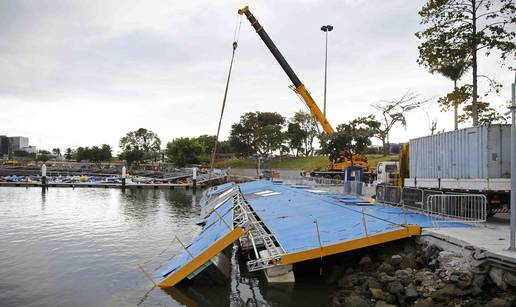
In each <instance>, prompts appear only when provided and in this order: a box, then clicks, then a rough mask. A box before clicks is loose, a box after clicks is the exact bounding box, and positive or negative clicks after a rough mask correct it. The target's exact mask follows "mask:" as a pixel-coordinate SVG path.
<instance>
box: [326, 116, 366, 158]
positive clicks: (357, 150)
mask: <svg viewBox="0 0 516 307" xmlns="http://www.w3.org/2000/svg"><path fill="white" fill-rule="evenodd" d="M371 123H372V122H371V117H359V118H357V119H354V120H352V121H351V122H349V123H346V124H340V125H338V126H337V129H336V130H335V132H334V133H333V134H327V133H323V134H321V137H320V140H321V153H323V154H327V155H329V157H330V160H331V161H333V162H334V163H335V162H338V161H339V160H340V158H341V156H342V155H344V156H345V157H346V158H347V159H349V160H350V161H353V160H352V157H353V155H356V154H364V153H365V152H366V150H367V147H368V146H369V145H371V138H372V137H373V135H374V132H375V131H374V129H373V127H371V126H370V124H371Z"/></svg>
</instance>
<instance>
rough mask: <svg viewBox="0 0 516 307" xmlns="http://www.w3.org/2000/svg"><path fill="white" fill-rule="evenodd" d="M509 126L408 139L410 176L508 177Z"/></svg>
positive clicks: (469, 129)
mask: <svg viewBox="0 0 516 307" xmlns="http://www.w3.org/2000/svg"><path fill="white" fill-rule="evenodd" d="M510 157H511V128H510V126H509V125H491V126H479V127H472V128H466V129H461V130H457V131H450V132H445V133H441V134H436V135H430V136H426V137H421V138H417V139H412V140H410V144H409V159H410V178H456V179H478V178H482V179H483V178H510V177H511V175H510V169H511V164H510Z"/></svg>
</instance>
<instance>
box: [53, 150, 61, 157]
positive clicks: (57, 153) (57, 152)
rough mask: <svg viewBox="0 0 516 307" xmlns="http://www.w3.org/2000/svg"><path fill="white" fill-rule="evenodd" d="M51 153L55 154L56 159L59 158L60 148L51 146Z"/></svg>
mask: <svg viewBox="0 0 516 307" xmlns="http://www.w3.org/2000/svg"><path fill="white" fill-rule="evenodd" d="M52 154H54V155H55V156H56V158H57V159H59V158H61V149H59V148H53V149H52Z"/></svg>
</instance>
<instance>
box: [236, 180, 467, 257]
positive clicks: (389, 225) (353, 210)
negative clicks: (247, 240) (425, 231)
mask: <svg viewBox="0 0 516 307" xmlns="http://www.w3.org/2000/svg"><path fill="white" fill-rule="evenodd" d="M240 191H241V192H242V194H243V196H244V198H245V199H246V201H247V203H248V204H249V205H250V206H251V207H252V209H253V210H254V211H255V213H256V215H257V216H258V217H259V218H260V219H261V220H262V221H263V223H264V225H265V226H266V227H267V228H268V229H269V231H271V232H272V234H273V235H274V236H275V238H276V240H277V242H278V243H279V245H280V246H281V247H282V248H283V250H284V251H285V252H286V253H287V255H285V256H283V257H282V260H285V259H289V257H288V254H296V253H302V252H307V251H313V252H312V256H313V258H316V257H319V256H320V255H321V250H322V249H324V248H325V247H331V246H333V247H335V249H334V251H335V252H339V250H342V251H346V250H349V249H348V248H351V247H355V246H358V248H360V247H365V246H370V245H375V244H380V243H384V242H388V241H393V240H396V239H401V238H405V237H409V236H412V235H418V234H420V231H421V228H425V227H432V222H431V220H430V219H429V217H428V216H426V215H424V214H421V213H418V212H415V211H407V213H406V223H407V224H410V225H411V226H406V225H404V224H405V217H404V213H403V209H402V208H394V207H387V206H385V205H382V204H368V202H367V201H365V200H364V199H362V198H360V197H352V196H343V195H336V194H332V193H328V192H324V191H318V190H311V189H306V188H305V187H302V188H300V187H296V186H288V185H283V184H280V183H274V182H270V181H257V182H249V183H244V184H241V185H240ZM357 203H359V204H360V205H357ZM365 204H367V205H365ZM362 210H363V212H364V213H362ZM364 219H365V225H364ZM316 221H317V224H318V225H317V224H316ZM439 225H440V227H469V225H466V224H462V223H453V222H446V221H442V222H440V223H439ZM317 226H318V228H319V231H318V230H317ZM318 232H319V236H318ZM319 237H320V242H319ZM380 238H381V239H380ZM377 239H378V240H379V241H378V240H377ZM360 240H363V241H362V242H361V241H360ZM346 242H348V243H350V244H351V245H350V246H346V245H345V244H346ZM364 244H365V245H364ZM330 249H331V248H330ZM351 249H355V248H351ZM305 256H306V257H309V256H308V255H305ZM306 257H294V258H293V259H294V260H295V259H298V260H299V261H303V260H306V259H308V258H306ZM285 262H288V261H282V263H283V264H285Z"/></svg>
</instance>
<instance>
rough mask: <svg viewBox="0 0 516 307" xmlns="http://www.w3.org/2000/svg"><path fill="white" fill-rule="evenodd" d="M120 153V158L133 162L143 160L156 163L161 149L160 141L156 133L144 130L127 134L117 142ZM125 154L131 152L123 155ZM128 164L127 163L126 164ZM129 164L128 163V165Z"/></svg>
mask: <svg viewBox="0 0 516 307" xmlns="http://www.w3.org/2000/svg"><path fill="white" fill-rule="evenodd" d="M119 146H120V149H122V153H121V154H120V157H121V158H124V157H128V156H129V157H131V158H135V159H136V160H133V162H140V161H143V160H144V159H153V160H154V161H156V160H157V159H158V157H159V152H160V149H161V140H160V138H159V137H158V135H157V134H156V133H154V132H153V131H151V130H147V129H145V128H140V129H138V130H135V131H130V132H128V133H127V134H126V135H125V136H124V137H122V138H121V139H120V142H119ZM126 152H132V153H130V154H128V155H127V154H125V153H126ZM128 163H129V162H128ZM129 164H130V163H129Z"/></svg>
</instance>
